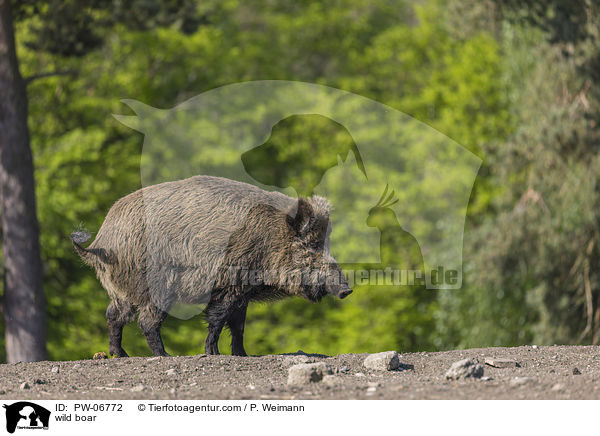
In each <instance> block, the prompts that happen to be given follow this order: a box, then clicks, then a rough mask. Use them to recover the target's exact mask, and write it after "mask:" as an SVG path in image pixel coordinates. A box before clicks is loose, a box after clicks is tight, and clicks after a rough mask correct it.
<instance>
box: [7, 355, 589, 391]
mask: <svg viewBox="0 0 600 436" xmlns="http://www.w3.org/2000/svg"><path fill="white" fill-rule="evenodd" d="M367 356H368V354H340V355H338V356H332V357H328V356H323V355H318V354H304V353H302V352H298V353H295V354H288V355H269V356H253V357H236V356H206V355H198V356H179V357H159V358H158V357H155V358H152V357H150V358H148V357H132V358H122V359H102V360H92V359H90V360H82V361H68V362H50V361H48V362H36V363H17V364H4V365H0V400H5V399H6V400H7V399H44V400H52V399H56V400H59V399H89V400H100V399H102V400H104V399H107V400H108V399H164V400H168V399H238V400H240V399H600V347H598V346H548V347H546V346H540V347H536V346H523V347H516V348H478V349H470V350H457V351H445V352H436V353H429V352H427V353H404V354H400V362H401V368H400V369H399V370H395V371H374V370H369V369H367V368H365V367H364V366H363V361H364V359H365V358H366V357H367ZM465 358H473V359H475V360H478V361H479V362H480V363H481V364H482V365H483V366H484V374H483V378H481V379H466V380H459V381H448V380H446V378H445V373H446V371H447V370H448V368H449V367H450V366H451V365H452V363H454V362H455V361H458V360H461V359H465ZM486 358H496V359H509V360H513V361H515V362H517V364H518V366H514V365H513V367H508V368H494V367H491V366H489V365H487V364H485V360H486ZM311 362H325V363H326V364H327V365H328V367H329V368H331V370H332V371H333V373H334V375H333V376H332V377H327V379H326V381H321V382H317V383H310V384H307V385H304V386H300V387H296V386H288V385H287V377H288V369H289V368H290V367H291V366H293V365H295V364H299V363H311Z"/></svg>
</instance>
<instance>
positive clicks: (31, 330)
mask: <svg viewBox="0 0 600 436" xmlns="http://www.w3.org/2000/svg"><path fill="white" fill-rule="evenodd" d="M0 194H1V195H2V254H3V261H4V299H3V300H4V301H3V312H4V320H5V323H6V330H5V335H6V358H7V360H8V361H9V362H18V361H24V362H31V361H35V360H43V359H45V358H46V355H47V353H46V306H45V301H44V291H43V288H42V262H41V258H40V245H39V229H38V221H37V215H36V205H35V187H34V181H33V159H32V156H31V149H30V146H29V129H28V127H27V91H26V88H25V81H24V80H23V77H21V73H20V71H19V65H18V61H17V54H16V51H15V40H14V31H13V23H12V13H11V7H10V1H9V0H0Z"/></svg>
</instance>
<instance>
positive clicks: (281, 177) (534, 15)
mask: <svg viewBox="0 0 600 436" xmlns="http://www.w3.org/2000/svg"><path fill="white" fill-rule="evenodd" d="M59 3H60V2H59ZM75 3H77V2H62V6H61V8H64V11H65V13H64V14H62V15H61V16H58V15H57V14H58V11H59V9H56V10H54V9H52V5H54V4H55V2H52V1H46V2H39V1H25V2H20V5H19V7H18V8H17V14H18V17H19V22H18V24H17V31H18V35H17V37H18V38H17V39H18V43H19V47H18V49H19V57H20V62H21V69H22V72H23V75H24V76H26V77H27V76H32V75H35V74H39V73H41V72H46V71H65V72H67V73H68V74H67V75H64V76H57V77H49V78H44V79H39V80H35V81H33V82H32V83H31V84H30V85H29V88H28V91H29V101H30V115H31V116H30V128H31V135H32V146H33V150H34V157H35V165H36V182H37V195H38V208H39V218H40V226H41V238H42V241H41V242H42V250H43V260H44V265H45V281H44V284H45V290H46V295H47V299H48V312H49V320H48V323H49V325H48V331H49V351H50V354H51V358H53V359H75V358H83V357H89V356H90V355H91V354H93V353H94V352H96V351H98V350H100V349H106V342H107V339H106V327H105V320H104V311H105V307H106V305H107V297H106V292H105V291H104V290H103V289H102V287H101V286H100V284H99V282H98V281H97V280H96V278H95V277H94V274H93V272H92V271H91V270H90V269H89V268H87V267H85V266H84V265H83V264H82V263H81V262H80V261H79V259H78V258H77V256H76V255H75V253H73V251H72V249H71V246H70V241H69V237H68V235H69V233H70V232H71V231H72V230H73V229H74V228H75V227H77V225H78V224H79V223H80V222H82V223H83V224H84V225H85V226H86V227H87V228H88V230H90V231H92V233H93V232H94V231H96V230H97V229H98V228H99V226H100V225H101V223H102V221H103V219H104V217H105V215H106V212H107V211H108V209H109V208H110V206H111V205H112V203H113V202H114V201H115V200H117V199H118V198H120V197H121V196H123V195H124V194H126V193H129V192H131V191H133V190H135V189H138V188H139V187H140V185H141V183H140V154H141V153H140V152H141V146H142V141H143V137H142V136H141V135H140V134H139V133H136V132H134V131H133V130H131V129H128V128H126V127H124V126H122V125H121V124H119V123H118V122H117V121H116V120H115V119H114V118H113V117H112V116H111V114H112V113H125V111H126V109H125V108H124V106H123V105H122V104H121V103H120V102H119V99H121V98H132V99H137V100H139V101H142V102H144V103H146V104H149V105H151V106H153V107H159V108H170V107H173V106H175V105H176V104H178V103H181V102H183V101H185V100H186V99H188V98H190V97H192V96H195V95H197V94H199V93H201V92H204V91H207V90H209V89H212V88H215V87H218V86H222V85H225V84H228V83H236V82H241V81H248V80H260V79H285V80H301V81H307V82H314V83H319V84H324V85H328V86H332V87H337V88H341V89H344V90H347V91H350V92H353V93H356V94H360V95H364V96H366V97H369V98H372V99H374V100H377V101H380V102H382V103H384V104H387V105H389V106H391V107H393V108H395V109H398V110H401V111H403V112H405V113H407V114H409V115H411V116H413V117H415V118H416V119H418V120H420V121H423V122H425V123H427V124H429V125H431V126H432V127H434V128H435V129H437V130H439V131H440V132H442V133H444V134H445V135H447V136H449V137H450V138H452V139H454V140H455V141H456V142H458V143H459V144H462V145H464V146H465V147H466V148H467V149H469V150H471V151H472V152H474V153H475V154H477V155H478V156H480V157H482V158H484V165H483V167H482V168H481V170H480V173H479V177H478V180H477V183H476V186H475V188H474V191H473V194H472V198H471V203H470V205H469V210H468V220H467V227H466V231H465V246H464V253H463V255H464V256H463V258H464V260H465V269H464V278H465V281H464V284H463V289H461V290H457V291H426V290H424V289H423V288H421V287H418V286H412V287H411V286H404V287H393V286H368V285H363V286H357V287H355V292H354V294H353V295H352V296H351V297H350V298H349V299H346V300H343V301H338V300H334V299H332V298H326V299H325V300H324V301H323V302H322V303H320V304H311V303H309V302H306V301H303V300H300V299H290V300H285V301H281V302H277V303H274V304H256V305H252V306H251V307H250V309H249V313H248V324H247V338H246V348H247V350H248V351H249V352H251V353H253V354H254V353H255V354H265V353H281V352H292V351H296V350H297V349H303V350H305V351H311V352H321V353H330V354H332V353H342V352H362V351H380V350H383V349H394V348H395V349H399V350H402V351H411V350H429V349H448V348H454V347H470V346H491V345H517V344H522V343H526V342H531V341H536V342H538V343H553V342H576V341H578V340H580V335H581V333H582V332H585V333H586V335H585V336H584V337H583V338H582V339H581V340H583V341H586V342H587V341H597V340H598V339H599V336H600V334H599V333H598V328H599V325H600V312H599V311H598V301H599V291H598V290H597V289H598V288H599V285H600V276H599V275H598V272H597V268H596V265H598V260H599V258H598V253H599V251H598V250H599V246H600V241H599V240H598V235H599V234H600V232H599V229H598V222H599V220H598V212H597V211H598V210H600V208H599V206H600V205H599V204H598V187H597V183H596V180H597V174H598V173H599V170H600V161H599V160H598V157H597V155H598V153H597V151H598V143H599V142H598V139H599V136H598V126H599V125H600V116H599V114H600V112H599V102H600V94H599V91H598V89H597V88H596V87H594V84H596V83H597V82H598V79H599V77H598V71H600V68H599V65H598V59H599V54H600V50H599V48H598V47H599V38H598V29H599V28H600V26H598V20H599V18H598V17H599V14H598V11H597V7H596V6H594V4H593V3H592V2H575V4H574V5H573V7H572V8H567V7H565V4H566V3H565V2H563V1H559V0H555V1H552V2H541V1H534V0H531V1H527V2H524V3H523V4H521V3H519V2H510V1H496V2H487V3H485V7H483V6H482V4H481V3H479V2H474V1H473V0H461V1H459V2H452V4H446V3H445V2H441V1H437V0H429V1H426V2H420V3H418V4H417V5H414V6H413V5H411V4H409V3H408V2H388V1H384V0H381V1H370V2H362V1H358V0H344V1H335V2H326V3H323V2H320V1H316V0H315V1H312V0H306V1H301V2H260V1H254V0H253V1H246V2H242V1H238V0H228V1H224V2H217V1H208V2H187V1H164V2H163V1H150V2H148V1H139V2H138V1H135V2H132V4H131V7H132V8H134V10H136V11H138V13H137V14H125V13H124V11H123V10H122V9H119V8H115V7H111V8H109V7H105V6H104V5H101V4H102V2H93V1H92V2H89V4H86V7H85V8H83V10H82V12H81V14H73V6H74V5H75ZM588 3H590V4H591V6H589V7H588V6H585V5H588ZM109 4H110V3H109ZM122 4H123V5H124V4H125V3H122ZM488 6H489V7H488ZM60 10H63V9H60ZM59 15H60V14H59ZM60 23H64V24H65V26H67V25H69V26H72V27H73V28H74V29H75V30H74V31H73V32H70V33H69V32H67V33H64V32H62V33H61V27H60V25H59V24H60ZM83 34H85V35H84V36H85V37H83V36H82V35H83ZM78 44H79V45H78ZM73 55H76V56H73ZM280 124H281V125H280V126H278V131H277V134H276V135H274V136H272V137H271V138H270V141H271V142H270V143H268V144H267V149H268V152H269V153H267V154H270V158H275V159H273V160H274V163H273V160H270V161H269V165H271V166H273V168H270V167H269V165H262V167H263V168H264V169H265V175H264V176H265V177H268V176H269V177H270V176H271V175H273V174H275V179H274V181H275V182H276V183H274V184H276V185H279V186H286V185H290V186H296V187H299V189H298V190H299V191H300V192H301V193H304V194H309V193H310V192H311V190H312V187H314V186H315V185H316V184H317V183H318V180H317V179H318V177H319V174H320V172H321V170H322V169H324V168H327V167H330V166H331V161H330V159H331V156H336V155H337V154H339V153H338V151H339V150H347V149H348V148H349V147H351V145H349V144H351V143H352V141H351V139H350V138H348V134H347V132H346V131H345V129H344V128H342V127H341V126H339V125H336V124H335V123H333V122H331V121H329V120H326V119H321V118H320V117H319V116H316V115H313V116H305V117H292V118H290V119H288V120H285V121H283V122H282V123H280ZM199 125H200V124H199ZM406 134H407V137H410V135H413V134H414V132H406ZM331 150H334V151H335V152H334V153H331ZM413 151H414V155H413V156H412V159H413V160H412V161H411V162H417V161H418V160H419V159H425V158H427V156H420V155H419V154H418V153H419V149H416V148H415V149H414V150H413ZM398 152H399V153H400V151H398ZM256 156H257V155H253V159H258V160H259V161H257V162H250V164H251V165H252V166H253V167H254V168H259V167H261V164H264V163H265V162H261V160H262V158H260V156H259V157H256ZM341 157H343V158H346V155H345V154H343V153H342V154H341ZM208 158H210V159H214V160H215V162H216V161H218V160H219V159H221V160H222V161H224V162H225V161H226V162H225V163H228V162H229V161H230V160H231V159H232V158H233V157H232V156H211V157H208ZM265 159H266V157H265ZM348 159H352V156H349V157H348ZM308 160H310V161H311V163H313V164H314V165H313V166H312V167H311V168H312V170H313V171H308V170H307V169H306V168H307V166H306V165H301V164H302V163H303V162H305V161H308ZM381 160H382V162H381V165H382V168H385V157H382V158H381ZM269 169H274V170H277V169H279V170H281V171H280V173H279V174H278V173H277V172H275V173H273V172H269V171H268V170H269ZM284 169H285V170H286V171H283V170H284ZM287 170H289V171H287ZM388 170H389V171H390V172H393V171H394V170H395V169H394V168H389V169H388ZM463 171H464V169H463V168H462V167H461V166H459V165H457V166H456V168H454V169H453V172H454V173H455V174H453V175H451V176H452V177H455V179H456V180H460V178H461V177H462V176H463V174H462V172H463ZM373 177H374V179H376V180H379V179H381V180H384V175H383V174H375V175H373ZM399 177H400V176H399ZM400 179H401V177H400ZM401 181H402V182H407V181H406V180H402V179H401ZM421 182H422V183H423V186H426V187H427V188H428V189H429V190H433V191H436V190H437V191H436V192H443V189H446V188H447V187H443V186H440V184H439V179H438V177H436V174H431V175H430V176H429V177H428V178H426V179H424V180H422V181H421ZM384 185H385V182H384V183H383V185H382V187H383V186H384ZM405 185H406V186H407V188H406V190H405V191H404V192H398V193H397V195H398V197H399V198H400V200H401V204H406V213H407V216H409V217H410V216H414V215H415V214H416V212H418V211H419V210H420V209H426V208H427V207H429V206H431V205H427V204H423V203H422V202H419V201H413V202H411V201H407V200H410V199H414V198H416V197H417V192H414V191H413V190H412V188H411V186H413V185H414V182H413V184H412V185H411V184H410V183H405ZM341 188H342V187H340V189H341ZM340 192H341V191H340ZM380 193H381V191H379V192H374V194H373V196H374V198H373V204H372V205H371V206H370V207H372V206H374V205H375V201H376V200H377V198H378V195H379V194H380ZM340 198H342V196H340ZM341 201H343V199H342V200H341ZM401 218H402V217H396V219H398V220H400V221H401ZM396 225H397V223H394V222H391V224H387V225H386V226H387V227H386V228H389V229H391V230H393V229H394V228H395V227H394V226H396ZM411 225H412V226H413V227H416V228H418V229H420V231H422V232H424V233H427V232H428V231H429V229H428V228H427V223H424V222H413V223H411ZM391 230H390V231H389V232H384V233H386V234H388V235H390V236H389V238H388V239H386V238H382V246H381V248H382V253H383V257H384V259H385V262H391V263H392V264H393V263H394V262H396V263H400V262H402V259H401V254H402V253H401V250H400V249H399V248H398V247H401V246H404V245H406V244H407V242H403V240H402V236H401V234H400V233H396V234H395V236H394V232H393V231H391ZM349 239H350V241H349V242H348V243H347V244H346V245H345V249H347V250H358V249H359V248H360V247H359V246H360V244H361V242H360V241H353V240H351V239H352V238H351V235H350V236H349ZM411 256H412V258H415V257H418V255H416V254H413V255H411ZM416 262H418V260H417V261H416ZM361 266H362V267H367V268H369V267H372V265H371V266H368V265H349V266H347V267H348V268H359V267H361ZM376 266H377V265H376ZM379 266H381V265H379ZM590 313H591V315H590ZM588 325H589V326H590V327H589V328H588V329H587V330H586V327H587V326H588ZM163 334H164V337H165V343H166V347H167V351H169V352H171V353H176V354H191V353H199V352H202V351H203V343H204V338H205V328H204V323H203V321H202V320H201V317H197V318H194V319H192V320H188V321H181V320H178V319H174V318H170V319H168V320H167V322H166V323H165V326H164V328H163ZM227 341H228V337H227V334H224V335H223V338H222V340H221V344H220V347H221V349H222V350H223V351H224V352H228V344H226V342H227ZM124 347H125V348H126V349H127V350H128V351H129V352H130V354H137V355H148V354H149V349H148V347H147V346H146V344H145V341H144V339H143V337H142V335H141V333H140V332H139V330H138V329H137V328H136V327H135V326H133V325H132V326H129V327H127V329H126V331H125V339H124ZM0 349H1V348H0ZM0 358H2V355H1V354H0Z"/></svg>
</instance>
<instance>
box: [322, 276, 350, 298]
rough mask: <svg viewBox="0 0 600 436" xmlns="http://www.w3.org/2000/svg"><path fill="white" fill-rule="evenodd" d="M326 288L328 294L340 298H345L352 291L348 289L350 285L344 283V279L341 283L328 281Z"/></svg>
mask: <svg viewBox="0 0 600 436" xmlns="http://www.w3.org/2000/svg"><path fill="white" fill-rule="evenodd" d="M326 288H327V293H328V294H330V295H335V296H336V297H338V298H342V299H343V298H346V297H347V296H348V295H350V294H351V293H352V289H350V286H348V283H346V280H345V279H342V282H341V283H340V282H338V283H328V284H327V286H326Z"/></svg>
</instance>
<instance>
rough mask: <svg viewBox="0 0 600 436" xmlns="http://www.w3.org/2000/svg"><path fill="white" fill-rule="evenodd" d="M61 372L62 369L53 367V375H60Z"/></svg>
mask: <svg viewBox="0 0 600 436" xmlns="http://www.w3.org/2000/svg"><path fill="white" fill-rule="evenodd" d="M59 372H60V368H59V367H58V366H53V367H52V373H53V374H58V373H59Z"/></svg>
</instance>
